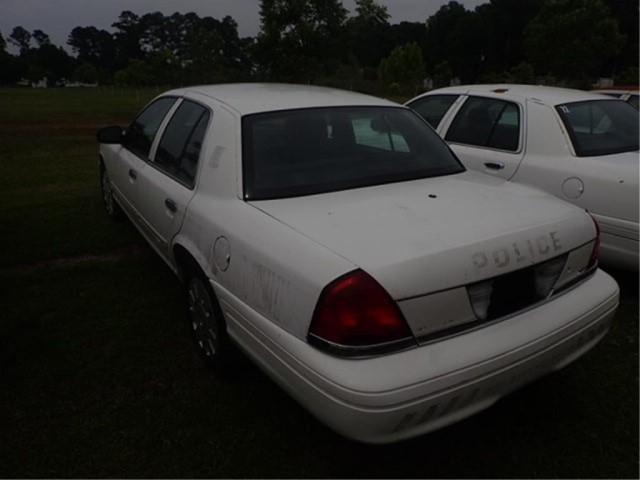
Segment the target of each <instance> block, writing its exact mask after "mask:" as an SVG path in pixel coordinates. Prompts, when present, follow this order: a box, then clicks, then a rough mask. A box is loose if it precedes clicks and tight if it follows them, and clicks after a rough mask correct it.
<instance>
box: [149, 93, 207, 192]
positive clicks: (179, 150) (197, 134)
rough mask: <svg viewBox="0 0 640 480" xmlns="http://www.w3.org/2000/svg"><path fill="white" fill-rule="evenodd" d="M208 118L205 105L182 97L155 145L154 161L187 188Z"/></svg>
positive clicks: (191, 183)
mask: <svg viewBox="0 0 640 480" xmlns="http://www.w3.org/2000/svg"><path fill="white" fill-rule="evenodd" d="M208 122H209V112H208V111H207V109H205V108H204V107H202V106H200V105H198V104H196V103H193V102H190V101H188V100H185V101H183V102H182V103H181V104H180V106H179V107H178V108H177V109H176V111H175V113H174V114H173V116H172V117H171V120H170V121H169V123H168V125H167V128H166V129H165V131H164V134H163V135H162V139H161V140H160V144H159V145H158V151H157V152H156V156H155V159H154V163H155V164H156V165H157V166H158V167H160V168H161V169H162V170H164V171H165V172H167V173H168V174H169V175H171V176H172V177H174V178H176V179H177V180H179V181H180V182H182V183H184V184H185V185H186V186H187V187H189V188H193V185H194V183H195V178H196V170H197V167H198V158H199V157H200V150H201V148H202V141H203V139H204V134H205V131H206V128H207V123H208Z"/></svg>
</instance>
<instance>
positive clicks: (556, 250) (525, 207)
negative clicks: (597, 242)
mask: <svg viewBox="0 0 640 480" xmlns="http://www.w3.org/2000/svg"><path fill="white" fill-rule="evenodd" d="M252 205H254V206H255V207H257V208H259V209H260V210H262V211H264V212H265V213H267V214H268V215H270V216H271V217H273V218H275V219H277V220H279V221H280V222H282V223H284V224H286V225H288V226H290V227H291V228H293V229H295V230H296V231H298V232H300V233H302V234H303V235H305V236H307V237H308V238H310V239H311V240H313V241H315V242H317V243H318V244H321V245H323V246H324V247H326V248H328V249H330V250H331V251H333V252H334V253H336V254H338V255H340V256H342V257H344V258H345V259H347V260H349V261H350V262H351V263H353V264H354V265H355V266H357V267H360V268H362V269H363V270H365V271H366V272H368V273H369V274H371V275H372V276H373V277H374V278H376V279H377V280H378V281H379V282H380V283H381V284H382V285H383V286H384V287H385V288H386V289H387V290H388V291H389V293H390V294H391V296H392V297H393V298H395V299H397V300H399V299H404V298H408V297H412V296H418V295H423V294H425V293H429V292H433V291H437V290H443V289H446V288H450V287H454V286H460V285H465V284H467V283H472V282H475V281H479V280H482V279H483V278H489V277H493V276H496V275H499V274H502V273H507V272H509V271H513V270H516V269H519V268H523V267H525V266H528V265H531V264H534V263H538V262H540V261H543V260H546V259H549V258H553V257H555V256H557V255H560V254H562V253H565V252H567V251H569V250H571V249H573V248H575V247H577V246H580V245H583V244H585V243H587V242H589V241H591V240H592V239H593V237H594V236H595V234H594V232H595V229H594V227H593V223H592V222H591V219H590V218H589V217H588V216H587V215H586V214H585V213H584V212H583V211H581V210H580V209H579V208H577V207H575V206H573V205H570V204H568V203H565V202H563V201H560V200H558V199H556V198H555V197H552V196H550V195H548V194H546V193H544V192H541V191H539V190H536V189H533V188H530V187H525V186H522V185H518V184H514V183H511V182H508V181H504V180H500V179H496V178H493V177H489V176H488V175H484V174H481V173H476V172H464V173H460V174H456V175H449V176H445V177H436V178H430V179H423V180H416V181H410V182H402V183H393V184H388V185H380V186H374V187H367V188H360V189H354V190H347V191H340V192H332V193H326V194H320V195H311V196H306V197H298V198H288V199H280V200H265V201H256V202H252Z"/></svg>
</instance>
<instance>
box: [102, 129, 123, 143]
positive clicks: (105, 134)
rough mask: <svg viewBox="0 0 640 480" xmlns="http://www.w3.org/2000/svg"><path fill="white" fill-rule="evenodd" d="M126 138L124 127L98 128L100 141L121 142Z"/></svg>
mask: <svg viewBox="0 0 640 480" xmlns="http://www.w3.org/2000/svg"><path fill="white" fill-rule="evenodd" d="M123 139H124V130H123V129H122V127H117V126H113V127H104V128H101V129H100V130H98V142H100V143H111V144H120V143H122V141H123Z"/></svg>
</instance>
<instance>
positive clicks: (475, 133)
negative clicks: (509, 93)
mask: <svg viewBox="0 0 640 480" xmlns="http://www.w3.org/2000/svg"><path fill="white" fill-rule="evenodd" d="M519 139H520V110H519V109H518V106H517V105H515V104H514V103H511V102H505V101H503V100H496V99H492V98H479V97H469V98H468V99H467V101H466V102H465V103H464V105H463V106H462V108H461V109H460V111H459V112H458V114H457V115H456V118H455V119H454V120H453V123H452V124H451V127H450V128H449V131H448V132H447V135H446V137H445V140H447V141H449V142H454V143H462V144H466V145H477V146H479V147H491V148H497V149H500V150H509V151H516V150H518V146H519Z"/></svg>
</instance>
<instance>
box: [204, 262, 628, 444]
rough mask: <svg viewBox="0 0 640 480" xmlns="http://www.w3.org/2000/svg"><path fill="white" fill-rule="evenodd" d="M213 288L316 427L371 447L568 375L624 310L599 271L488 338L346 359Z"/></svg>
mask: <svg viewBox="0 0 640 480" xmlns="http://www.w3.org/2000/svg"><path fill="white" fill-rule="evenodd" d="M214 288H215V289H216V291H217V292H218V295H219V299H220V302H221V305H222V308H223V310H224V313H225V316H226V319H227V323H228V328H229V334H230V335H231V337H232V338H233V339H234V340H235V341H236V342H237V343H238V344H239V345H240V346H241V347H242V348H243V349H244V350H245V351H246V352H247V353H248V354H249V355H250V356H251V357H252V358H253V359H254V360H255V361H256V362H257V363H258V364H259V365H260V366H261V367H262V368H263V369H264V370H265V371H266V372H267V373H268V374H269V375H270V376H271V377H272V378H273V379H274V380H276V381H277V382H278V383H279V384H280V385H281V386H282V387H283V388H284V389H285V390H287V391H288V392H289V393H290V394H291V395H292V396H293V397H294V398H296V399H297V400H298V401H299V402H300V403H301V404H303V405H304V406H305V407H306V408H307V409H308V410H309V411H310V412H311V413H312V414H314V415H315V416H316V417H317V418H318V419H320V420H321V421H322V422H324V423H326V424H327V425H329V426H330V427H331V428H333V429H334V430H336V431H337V432H339V433H341V434H343V435H345V436H347V437H350V438H353V439H356V440H360V441H363V442H369V443H388V442H393V441H397V440H401V439H404V438H408V437H412V436H415V435H419V434H422V433H425V432H428V431H431V430H434V429H437V428H440V427H443V426H445V425H448V424H450V423H453V422H455V421H457V420H460V419H462V418H464V417H467V416H469V415H472V414H473V413H475V412H477V411H480V410H482V409H484V408H486V407H488V406H490V405H491V404H492V403H494V402H495V401H496V400H498V399H499V398H500V397H502V396H503V395H505V394H507V393H509V392H510V391H512V390H514V389H515V388H518V387H519V386H521V385H523V384H525V383H528V382H530V381H531V380H534V379H535V378H538V377H540V376H542V375H544V374H546V373H549V372H552V371H554V370H558V369H560V368H562V367H564V366H565V365H567V364H568V363H570V362H572V361H573V360H575V359H576V358H578V357H579V356H581V355H582V354H584V353H585V352H587V351H588V350H589V349H591V348H592V347H593V346H594V345H595V344H596V343H597V342H598V341H599V340H600V339H601V338H602V337H603V336H604V335H605V333H606V332H607V330H608V328H609V325H610V322H611V319H612V318H613V315H614V313H615V310H616V308H617V305H618V286H617V284H616V283H615V281H614V280H613V279H612V278H611V277H610V276H609V275H607V274H606V273H604V272H602V271H600V270H599V271H597V272H596V273H595V274H594V275H593V276H592V277H591V278H590V279H588V280H587V281H585V282H584V283H582V284H580V285H579V286H577V287H576V288H574V289H573V290H570V291H568V292H566V293H564V294H563V295H561V296H559V297H558V298H556V299H554V300H553V301H550V302H548V303H546V304H543V305H541V306H539V307H538V308H535V309H533V310H529V311H526V312H524V313H522V314H521V315H517V316H514V317H511V318H509V319H507V320H505V321H503V322H499V323H496V324H493V325H490V326H487V327H486V328H483V329H479V330H476V331H473V332H469V333H466V334H461V335H459V336H457V337H453V338H449V339H446V340H443V341H441V342H436V343H433V344H429V345H425V346H421V347H416V348H412V349H410V350H406V351H402V352H398V353H395V354H391V355H385V356H381V357H375V358H370V359H342V358H336V357H332V356H329V355H326V354H324V353H322V352H320V351H318V350H316V349H314V348H313V347H311V346H309V345H308V344H307V343H306V342H304V341H301V340H300V339H298V338H296V337H294V336H292V335H289V334H288V333H286V332H284V331H283V330H282V329H281V328H279V327H278V326H276V325H274V324H273V323H271V322H270V321H268V320H267V319H265V318H264V317H262V316H260V315H259V314H257V313H256V312H255V311H253V310H251V309H249V308H248V307H246V305H244V304H243V303H241V302H239V301H238V300H237V299H236V298H235V297H233V296H232V295H230V294H229V292H227V291H225V290H224V289H221V288H220V287H219V286H218V285H214Z"/></svg>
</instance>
